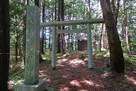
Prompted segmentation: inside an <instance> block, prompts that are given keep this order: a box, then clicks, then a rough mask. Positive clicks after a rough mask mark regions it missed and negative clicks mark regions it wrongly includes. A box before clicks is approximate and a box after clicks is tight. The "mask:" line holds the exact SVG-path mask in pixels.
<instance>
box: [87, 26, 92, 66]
mask: <svg viewBox="0 0 136 91" xmlns="http://www.w3.org/2000/svg"><path fill="white" fill-rule="evenodd" d="M87 47H88V49H87V50H88V68H89V69H92V68H93V58H92V57H93V56H92V52H93V51H92V32H91V25H90V24H87Z"/></svg>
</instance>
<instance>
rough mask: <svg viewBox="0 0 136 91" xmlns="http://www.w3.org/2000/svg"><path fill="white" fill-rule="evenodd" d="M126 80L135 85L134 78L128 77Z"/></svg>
mask: <svg viewBox="0 0 136 91" xmlns="http://www.w3.org/2000/svg"><path fill="white" fill-rule="evenodd" d="M127 80H128V81H130V82H132V83H133V84H134V85H136V80H135V79H134V78H133V77H128V78H127Z"/></svg>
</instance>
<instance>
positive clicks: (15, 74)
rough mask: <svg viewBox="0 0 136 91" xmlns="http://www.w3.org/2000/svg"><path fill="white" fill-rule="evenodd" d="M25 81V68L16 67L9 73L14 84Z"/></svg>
mask: <svg viewBox="0 0 136 91" xmlns="http://www.w3.org/2000/svg"><path fill="white" fill-rule="evenodd" d="M22 80H24V68H23V67H15V68H13V69H11V70H10V72H9V81H10V82H12V84H16V83H18V82H19V81H22Z"/></svg>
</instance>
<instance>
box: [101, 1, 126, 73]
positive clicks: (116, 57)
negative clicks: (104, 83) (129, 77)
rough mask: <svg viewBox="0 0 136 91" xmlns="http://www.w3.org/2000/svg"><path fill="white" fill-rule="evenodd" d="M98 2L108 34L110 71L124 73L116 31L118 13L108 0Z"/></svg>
mask: <svg viewBox="0 0 136 91" xmlns="http://www.w3.org/2000/svg"><path fill="white" fill-rule="evenodd" d="M113 1H114V0H113ZM117 1H118V0H117ZM100 2H101V8H102V12H103V17H104V20H105V25H106V30H107V36H108V43H109V50H110V64H111V71H112V72H116V73H124V57H123V51H122V48H121V42H120V39H119V35H118V32H117V15H118V14H117V13H115V11H114V10H112V8H111V4H110V0H100ZM117 5H118V6H119V2H117ZM118 6H117V7H118ZM116 9H117V8H116ZM117 11H118V10H117ZM117 11H116V12H117Z"/></svg>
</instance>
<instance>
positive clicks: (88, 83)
mask: <svg viewBox="0 0 136 91" xmlns="http://www.w3.org/2000/svg"><path fill="white" fill-rule="evenodd" d="M81 83H83V84H86V85H88V86H93V87H97V88H99V87H100V88H104V86H103V85H102V84H98V83H96V82H93V81H91V80H83V81H81Z"/></svg>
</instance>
